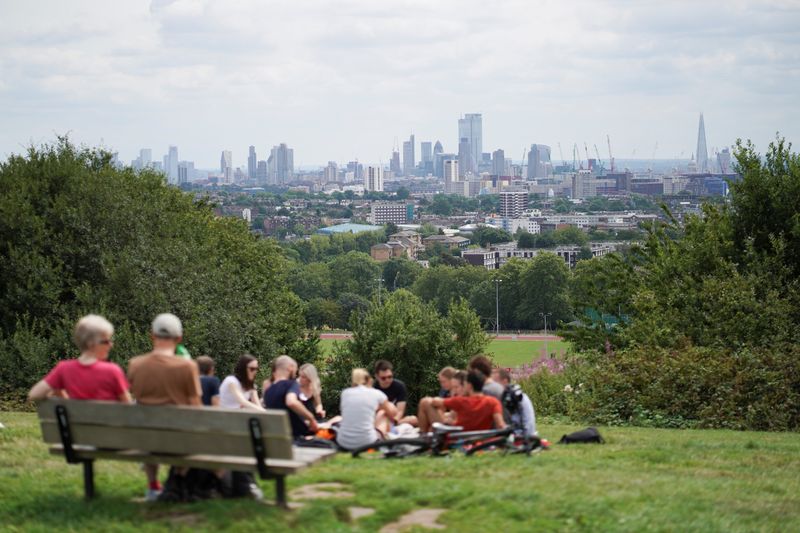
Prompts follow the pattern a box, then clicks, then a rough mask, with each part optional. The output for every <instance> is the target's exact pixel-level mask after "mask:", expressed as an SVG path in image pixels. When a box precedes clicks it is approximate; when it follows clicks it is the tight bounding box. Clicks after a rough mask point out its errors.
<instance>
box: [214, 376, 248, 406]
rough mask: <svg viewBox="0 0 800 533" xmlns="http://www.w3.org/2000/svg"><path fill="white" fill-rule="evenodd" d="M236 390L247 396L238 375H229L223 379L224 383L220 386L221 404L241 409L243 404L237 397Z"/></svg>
mask: <svg viewBox="0 0 800 533" xmlns="http://www.w3.org/2000/svg"><path fill="white" fill-rule="evenodd" d="M234 390H238V391H239V392H240V393H241V394H242V396H244V397H245V398H247V395H246V394H245V393H244V389H243V388H242V384H241V383H240V382H239V378H237V377H236V376H228V377H227V378H225V379H223V380H222V385H220V386H219V406H220V407H227V408H228V409H241V408H242V404H241V403H239V400H238V399H236V395H235V394H234Z"/></svg>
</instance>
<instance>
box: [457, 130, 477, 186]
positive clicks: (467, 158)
mask: <svg viewBox="0 0 800 533" xmlns="http://www.w3.org/2000/svg"><path fill="white" fill-rule="evenodd" d="M472 152H473V150H472V145H471V143H470V140H469V138H467V137H462V138H461V139H460V140H459V142H458V169H459V171H460V172H461V175H462V176H466V175H467V174H473V173H474V172H475V159H474V157H473V155H472Z"/></svg>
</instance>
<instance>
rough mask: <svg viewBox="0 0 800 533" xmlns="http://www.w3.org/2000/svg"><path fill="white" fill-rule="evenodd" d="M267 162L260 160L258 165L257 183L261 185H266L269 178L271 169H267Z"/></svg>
mask: <svg viewBox="0 0 800 533" xmlns="http://www.w3.org/2000/svg"><path fill="white" fill-rule="evenodd" d="M267 168H268V167H267V162H266V161H259V162H258V165H257V166H256V183H258V184H259V185H266V184H267V180H268V178H269V171H268V170H267Z"/></svg>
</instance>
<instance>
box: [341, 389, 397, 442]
mask: <svg viewBox="0 0 800 533" xmlns="http://www.w3.org/2000/svg"><path fill="white" fill-rule="evenodd" d="M386 400H387V397H386V395H385V394H384V393H382V392H381V391H379V390H378V389H375V388H372V387H366V386H364V385H357V386H355V387H350V388H347V389H345V390H344V391H342V398H341V402H340V410H341V414H342V421H341V423H340V424H339V430H338V431H337V434H336V442H337V444H339V446H341V447H342V448H345V449H347V450H352V449H355V448H358V447H360V446H365V445H367V444H370V443H372V442H375V441H376V440H378V438H379V435H378V433H377V431H376V430H375V414H376V412H377V410H378V407H380V405H381V404H382V403H383V402H385V401H386Z"/></svg>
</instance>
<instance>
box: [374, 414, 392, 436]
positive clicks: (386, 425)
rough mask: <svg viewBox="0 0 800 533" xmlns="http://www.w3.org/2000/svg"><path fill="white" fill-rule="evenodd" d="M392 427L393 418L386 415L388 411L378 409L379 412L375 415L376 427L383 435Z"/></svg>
mask: <svg viewBox="0 0 800 533" xmlns="http://www.w3.org/2000/svg"><path fill="white" fill-rule="evenodd" d="M391 427H392V423H391V420H389V417H387V416H386V413H384V412H383V411H378V414H377V415H375V429H377V430H378V431H379V432H380V433H381V435H388V434H389V430H390V429H391Z"/></svg>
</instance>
